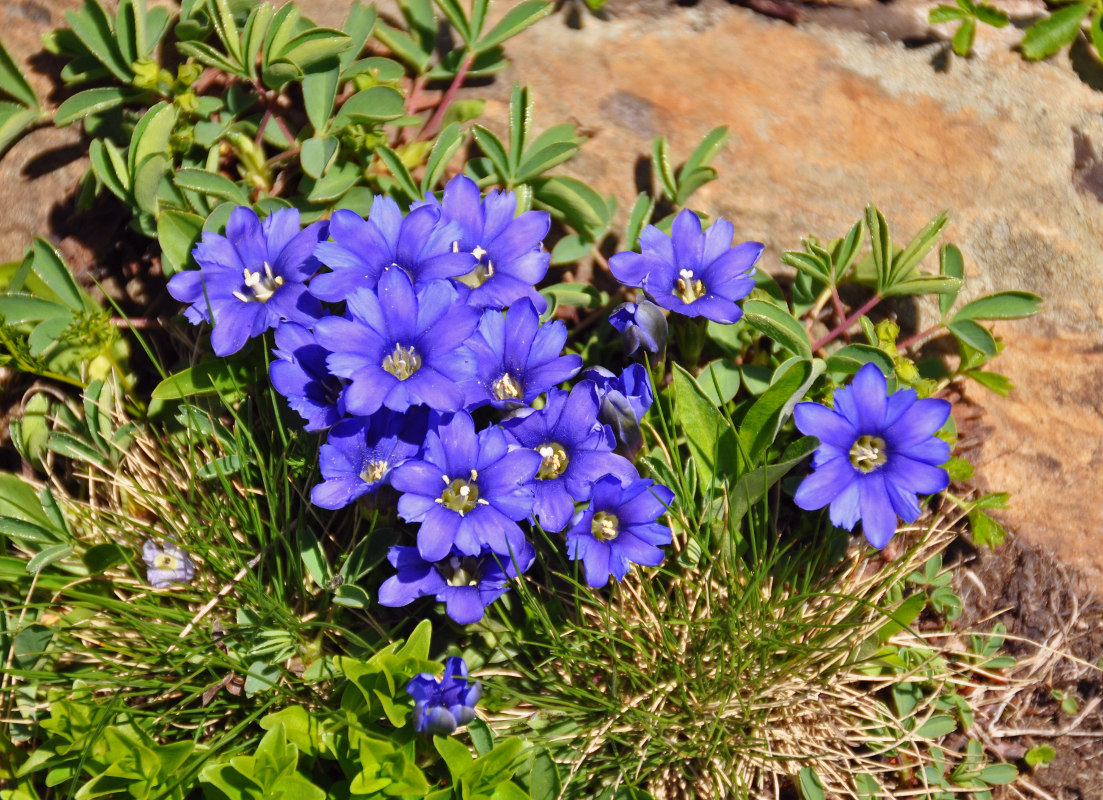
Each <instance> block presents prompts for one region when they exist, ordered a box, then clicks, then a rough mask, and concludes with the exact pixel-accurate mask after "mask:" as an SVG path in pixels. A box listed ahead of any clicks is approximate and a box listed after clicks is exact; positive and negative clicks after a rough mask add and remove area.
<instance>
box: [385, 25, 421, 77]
mask: <svg viewBox="0 0 1103 800" xmlns="http://www.w3.org/2000/svg"><path fill="white" fill-rule="evenodd" d="M374 33H375V38H376V39H378V40H379V41H381V42H382V43H383V44H384V45H386V46H387V49H388V50H390V51H391V52H392V53H394V54H395V55H396V56H398V57H399V58H400V59H402V60H403V61H405V62H406V63H407V64H409V65H410V66H411V67H413V68H414V69H415V70H417V72H418V74H419V75H420V74H422V73H424V72H425V71H426V70H428V68H429V59H430V58H431V57H432V55H433V51H432V49H429V50H426V49H424V48H422V47H421V46H420V45H419V44H418V43H417V42H415V41H414V39H413V37H411V36H410V35H409V34H408V33H406V32H405V31H400V30H398V29H397V28H392V27H391V26H390V25H387V24H386V23H384V22H378V23H376V25H375V31H374Z"/></svg>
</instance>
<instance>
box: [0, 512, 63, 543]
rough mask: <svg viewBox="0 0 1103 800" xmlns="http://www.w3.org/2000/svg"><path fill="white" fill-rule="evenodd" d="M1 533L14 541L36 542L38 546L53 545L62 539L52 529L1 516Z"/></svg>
mask: <svg viewBox="0 0 1103 800" xmlns="http://www.w3.org/2000/svg"><path fill="white" fill-rule="evenodd" d="M0 533H2V534H4V535H5V536H8V537H10V538H12V539H17V540H19V541H23V542H35V543H38V544H53V543H55V542H57V541H58V539H59V538H60V537H59V536H58V534H57V533H56V532H55V531H53V530H52V529H50V528H47V527H43V526H42V525H38V524H36V523H34V522H27V521H26V520H22V519H16V518H15V517H5V516H0Z"/></svg>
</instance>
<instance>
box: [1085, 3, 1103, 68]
mask: <svg viewBox="0 0 1103 800" xmlns="http://www.w3.org/2000/svg"><path fill="white" fill-rule="evenodd" d="M1088 30H1089V32H1090V33H1091V40H1092V47H1094V48H1095V53H1096V56H1097V57H1098V58H1101V59H1103V14H1092V24H1091V27H1090V28H1089V29H1088Z"/></svg>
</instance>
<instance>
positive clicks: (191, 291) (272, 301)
mask: <svg viewBox="0 0 1103 800" xmlns="http://www.w3.org/2000/svg"><path fill="white" fill-rule="evenodd" d="M325 231H326V226H325V223H324V222H315V223H314V224H313V225H309V226H307V227H306V228H305V229H302V228H301V226H300V222H299V212H298V210H296V209H293V208H285V209H280V210H279V211H276V212H275V213H274V214H272V215H271V216H269V217H266V218H265V220H264V221H263V222H261V221H260V219H259V218H258V217H257V214H256V212H255V211H253V209H251V208H248V207H246V206H239V207H238V208H235V209H234V210H233V211H231V212H230V218H229V221H228V222H227V223H226V235H225V236H220V235H219V234H217V233H206V234H204V235H203V239H202V241H201V242H200V243H199V244H198V245H196V247H195V249H194V250H193V251H192V255H193V256H194V257H195V260H196V262H198V264H199V270H198V271H195V270H188V271H186V272H178V273H177V274H175V275H173V276H172V278H171V279H170V280H169V283H168V290H169V294H171V295H172V296H173V297H174V298H176V299H177V300H179V301H180V302H182V303H190V304H191V305H190V306H189V307H188V308H187V309H185V310H184V315H185V316H186V317H187V318H188V319H189V320H190V321H191V322H192V323H193V324H199V323H200V322H203V321H207V322H212V323H214V330H213V331H211V346H212V347H213V348H214V351H215V353H216V354H217V355H220V356H228V355H231V354H233V353H236V352H237V351H238V350H240V349H241V348H242V347H244V345H245V342H246V341H247V340H248V339H251V338H252V337H254V336H260V334H262V333H264V331H266V330H268V329H269V328H274V327H276V326H277V325H279V324H280V323H281V322H285V321H290V322H297V323H299V324H301V325H307V326H310V325H312V324H313V323H314V320H315V319H316V318H317V317H318V316H319V315H320V314H321V313H322V307H321V304H320V303H318V301H317V300H316V299H315V298H314V297H312V296H311V295H310V294H309V293H308V292H307V289H306V281H307V279H308V278H310V276H311V275H313V274H314V273H315V272H316V271H317V270H318V266H319V265H318V262H317V261H316V260H315V259H314V257H313V256H312V253H313V251H314V247H315V245H316V244H317V243H318V240H319V239H321V238H323V237H324V236H325Z"/></svg>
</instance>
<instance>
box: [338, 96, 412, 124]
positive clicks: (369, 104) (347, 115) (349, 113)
mask: <svg viewBox="0 0 1103 800" xmlns="http://www.w3.org/2000/svg"><path fill="white" fill-rule="evenodd" d="M405 113H406V106H405V103H404V99H403V97H402V94H401V93H400V92H398V91H396V90H394V89H392V88H391V87H390V86H372V87H370V88H368V89H364V90H363V91H360V92H357V93H356V94H354V95H353V96H352V97H350V98H349V99H348V100H346V101H345V103H344V104H343V105H342V106H341V109H340V110H339V111H338V112H337V116H336V117H335V118H334V120H333V123H332V124H331V125H330V130H335V129H338V128H343V127H344V126H346V125H348V124H350V123H364V124H372V123H376V122H387V121H388V120H392V119H397V118H398V117H401V116H403V115H404V114H405Z"/></svg>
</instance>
